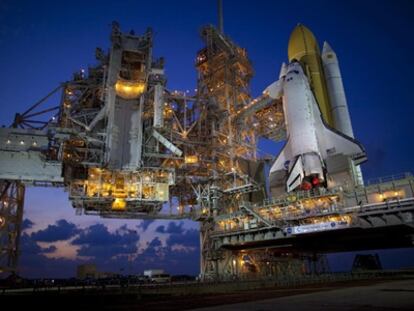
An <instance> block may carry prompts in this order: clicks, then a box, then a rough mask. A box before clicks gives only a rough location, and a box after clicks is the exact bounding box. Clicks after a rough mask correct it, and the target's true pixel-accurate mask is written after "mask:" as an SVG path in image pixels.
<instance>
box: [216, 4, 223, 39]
mask: <svg viewBox="0 0 414 311" xmlns="http://www.w3.org/2000/svg"><path fill="white" fill-rule="evenodd" d="M217 15H218V30H219V31H220V32H221V33H224V28H223V0H217Z"/></svg>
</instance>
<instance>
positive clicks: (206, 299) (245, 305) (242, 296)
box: [0, 279, 414, 311]
mask: <svg viewBox="0 0 414 311" xmlns="http://www.w3.org/2000/svg"><path fill="white" fill-rule="evenodd" d="M189 286H191V285H189ZM0 301H1V302H2V305H9V306H13V307H15V308H16V310H17V309H20V308H21V307H23V306H27V305H30V306H36V308H37V309H40V310H43V311H45V310H54V311H55V310H88V311H90V310H100V311H102V310H145V311H151V310H155V311H160V310H199V311H201V310H203V311H216V310H223V311H228V310H240V311H244V310H249V311H267V310H278V311H279V310H310V311H313V310H321V309H324V310H364V311H365V310H414V279H401V280H395V279H394V280H369V281H348V282H337V283H330V284H318V285H307V286H301V287H298V288H273V289H261V290H249V291H238V292H233V293H226V294H205V295H192V296H190V295H185V296H184V295H183V296H170V295H160V294H158V295H146V296H142V295H140V293H139V289H136V288H135V289H133V288H130V289H128V290H125V291H119V290H118V291H114V290H110V289H105V290H102V289H101V290H95V291H94V290H87V291H72V292H41V291H38V292H34V293H20V294H6V295H5V294H3V295H1V294H0Z"/></svg>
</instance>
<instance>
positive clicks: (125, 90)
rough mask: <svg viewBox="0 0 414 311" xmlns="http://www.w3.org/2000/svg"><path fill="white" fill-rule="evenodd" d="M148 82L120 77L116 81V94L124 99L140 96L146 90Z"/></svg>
mask: <svg viewBox="0 0 414 311" xmlns="http://www.w3.org/2000/svg"><path fill="white" fill-rule="evenodd" d="M145 87H146V83H145V82H143V81H127V80H123V79H118V81H117V82H116V83H115V91H116V94H117V95H118V96H119V97H121V98H123V99H135V98H138V97H139V96H140V95H141V94H142V93H143V92H144V91H145Z"/></svg>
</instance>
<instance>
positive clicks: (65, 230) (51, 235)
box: [31, 219, 79, 242]
mask: <svg viewBox="0 0 414 311" xmlns="http://www.w3.org/2000/svg"><path fill="white" fill-rule="evenodd" d="M78 233H79V228H77V227H76V225H75V224H73V223H69V222H67V221H66V220H64V219H61V220H58V221H57V222H56V224H54V225H49V226H47V228H46V229H44V230H39V231H37V232H33V233H32V235H31V237H32V239H33V240H35V241H39V242H55V241H62V240H68V239H70V238H71V237H73V236H75V235H76V234H78Z"/></svg>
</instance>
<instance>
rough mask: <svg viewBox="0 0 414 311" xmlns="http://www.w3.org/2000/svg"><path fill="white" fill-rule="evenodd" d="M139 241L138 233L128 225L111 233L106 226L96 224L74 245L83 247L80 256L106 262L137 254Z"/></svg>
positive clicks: (79, 251)
mask: <svg viewBox="0 0 414 311" xmlns="http://www.w3.org/2000/svg"><path fill="white" fill-rule="evenodd" d="M139 239H140V236H139V235H138V233H137V231H135V230H130V229H128V228H127V226H126V225H124V226H122V227H120V228H119V229H118V230H116V231H115V232H114V233H111V232H109V230H108V228H107V227H106V226H105V225H103V224H96V225H92V226H90V227H89V228H88V229H86V230H85V231H83V232H81V233H80V235H79V236H78V237H77V238H75V239H74V240H73V242H72V244H74V245H80V246H81V247H80V249H79V250H78V255H79V256H86V257H92V258H93V260H97V261H101V262H106V261H108V260H110V259H113V258H115V257H117V256H122V255H131V254H135V253H136V252H137V251H138V247H137V242H138V241H139Z"/></svg>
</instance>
